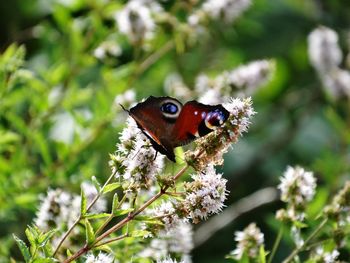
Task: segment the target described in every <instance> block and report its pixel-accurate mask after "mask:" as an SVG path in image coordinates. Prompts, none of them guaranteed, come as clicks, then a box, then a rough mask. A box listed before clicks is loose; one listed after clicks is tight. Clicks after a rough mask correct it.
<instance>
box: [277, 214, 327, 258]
mask: <svg viewBox="0 0 350 263" xmlns="http://www.w3.org/2000/svg"><path fill="white" fill-rule="evenodd" d="M327 221H328V219H327V218H326V219H324V220H323V221H322V222H321V223H320V224H319V225H318V227H317V228H316V229H315V231H314V232H312V233H311V234H310V236H309V237H308V238H307V239H306V240H305V242H304V244H303V245H302V246H300V247H298V248H296V249H294V250H293V252H292V253H291V254H290V255H289V256H288V257H287V258H286V259H285V260H284V261H283V263H289V262H291V261H292V260H293V259H294V257H295V256H296V255H297V254H298V253H299V252H300V251H302V250H303V249H304V248H305V247H306V246H307V245H308V244H309V242H310V241H311V240H312V239H313V238H314V237H315V236H316V235H317V234H318V233H319V232H320V231H321V229H322V228H323V227H324V226H325V224H326V223H327Z"/></svg>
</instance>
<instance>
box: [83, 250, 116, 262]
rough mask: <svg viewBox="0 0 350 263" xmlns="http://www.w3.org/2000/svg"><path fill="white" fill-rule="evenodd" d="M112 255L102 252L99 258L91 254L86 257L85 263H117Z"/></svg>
mask: <svg viewBox="0 0 350 263" xmlns="http://www.w3.org/2000/svg"><path fill="white" fill-rule="evenodd" d="M117 262H118V261H116V260H115V259H114V257H113V256H112V255H109V254H106V253H103V252H100V253H99V254H98V255H97V256H95V255H94V254H93V253H89V254H88V255H87V256H86V259H85V263H117Z"/></svg>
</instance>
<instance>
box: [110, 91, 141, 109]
mask: <svg viewBox="0 0 350 263" xmlns="http://www.w3.org/2000/svg"><path fill="white" fill-rule="evenodd" d="M135 102H136V93H135V90H133V89H127V90H126V91H125V92H124V93H121V94H118V95H117V96H116V97H115V98H114V104H115V105H116V106H117V107H120V105H123V107H128V106H130V105H132V104H134V103H135Z"/></svg>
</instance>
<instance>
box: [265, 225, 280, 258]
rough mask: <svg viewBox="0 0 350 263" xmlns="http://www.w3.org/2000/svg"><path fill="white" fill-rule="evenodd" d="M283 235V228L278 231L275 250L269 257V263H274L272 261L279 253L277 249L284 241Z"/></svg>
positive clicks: (274, 245) (273, 249)
mask: <svg viewBox="0 0 350 263" xmlns="http://www.w3.org/2000/svg"><path fill="white" fill-rule="evenodd" d="M282 235H283V227H281V228H280V229H279V231H278V235H277V237H276V240H275V243H274V244H273V248H272V251H271V254H270V256H269V260H268V261H267V263H271V262H272V259H273V258H274V256H275V254H276V251H277V248H278V246H279V244H280V242H281V239H282Z"/></svg>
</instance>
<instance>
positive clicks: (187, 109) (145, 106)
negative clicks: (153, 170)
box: [128, 96, 230, 162]
mask: <svg viewBox="0 0 350 263" xmlns="http://www.w3.org/2000/svg"><path fill="white" fill-rule="evenodd" d="M128 113H129V115H130V116H131V117H132V118H133V119H134V120H135V121H136V123H137V126H138V127H139V129H140V130H141V131H142V132H143V133H144V134H145V135H146V137H147V138H148V139H149V140H150V141H151V144H152V146H153V148H154V149H155V150H156V151H157V152H160V153H162V154H164V155H166V156H167V157H168V159H169V160H171V161H173V162H175V154H174V148H176V147H178V146H182V145H186V144H188V143H190V142H192V141H193V140H195V139H197V138H199V137H202V136H204V135H207V134H208V133H210V132H212V131H213V130H214V129H215V128H216V127H219V126H222V125H223V124H224V123H225V121H226V120H227V118H228V117H229V115H230V113H229V112H228V111H227V110H226V109H225V108H224V107H223V106H222V105H205V104H202V103H199V102H197V101H195V100H192V101H189V102H186V103H185V104H184V105H183V104H182V103H181V102H180V101H178V100H177V99H175V98H171V97H153V96H150V97H149V98H147V99H146V100H145V101H143V102H140V103H138V104H137V105H136V106H134V107H132V108H131V109H130V110H128Z"/></svg>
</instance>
